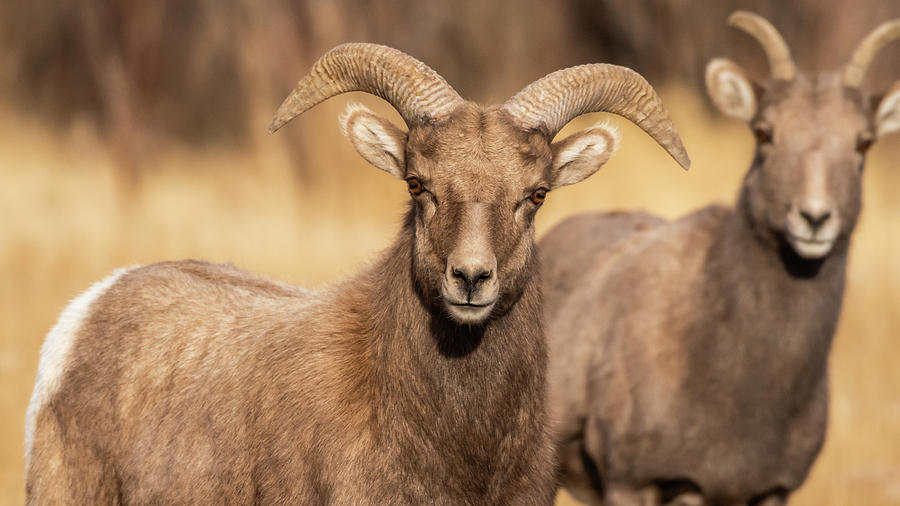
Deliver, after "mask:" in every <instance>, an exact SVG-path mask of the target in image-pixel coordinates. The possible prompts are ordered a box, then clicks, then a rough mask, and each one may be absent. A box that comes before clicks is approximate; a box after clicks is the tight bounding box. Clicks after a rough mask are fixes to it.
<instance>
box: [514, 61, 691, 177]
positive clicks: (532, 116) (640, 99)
mask: <svg viewBox="0 0 900 506" xmlns="http://www.w3.org/2000/svg"><path fill="white" fill-rule="evenodd" d="M503 109H504V110H505V111H506V112H508V113H509V114H510V115H511V116H512V117H513V118H514V120H515V121H517V122H518V123H519V126H521V127H523V128H528V129H543V130H544V131H545V132H546V133H547V134H548V135H549V136H550V137H553V136H554V135H556V134H557V132H559V131H560V129H562V127H563V126H565V124H566V123H568V122H569V121H571V120H572V119H574V118H575V117H577V116H580V115H582V114H587V113H589V112H611V113H613V114H618V115H620V116H623V117H624V118H626V119H628V120H629V121H631V122H632V123H634V124H635V125H637V126H639V127H641V129H642V130H644V131H645V132H647V134H649V135H650V136H651V137H653V139H654V140H656V142H658V143H659V145H660V146H662V147H663V148H664V149H665V150H666V151H668V152H669V154H670V155H672V158H674V159H675V160H676V161H677V162H678V163H679V164H680V165H681V166H682V167H684V168H685V169H686V168H688V167H690V166H691V160H690V158H688V154H687V151H685V149H684V145H682V143H681V138H680V137H679V136H678V131H677V130H676V129H675V125H674V124H673V123H672V120H671V119H669V114H668V113H667V112H666V108H665V107H664V106H663V104H662V101H661V100H660V99H659V96H657V94H656V92H655V91H654V90H653V87H652V86H650V83H648V82H647V81H646V80H644V78H643V77H641V75H640V74H638V73H637V72H635V71H633V70H631V69H629V68H625V67H619V66H617V65H608V64H604V63H595V64H591V65H581V66H578V67H571V68H567V69H563V70H558V71H556V72H554V73H552V74H549V75H547V76H545V77H543V78H541V79H538V80H537V81H535V82H533V83H531V84H529V85H528V86H526V87H525V89H523V90H522V91H520V92H519V93H517V94H516V95H515V96H513V97H512V98H510V99H509V100H507V101H506V103H505V104H503Z"/></svg>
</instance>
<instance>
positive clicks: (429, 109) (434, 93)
mask: <svg viewBox="0 0 900 506" xmlns="http://www.w3.org/2000/svg"><path fill="white" fill-rule="evenodd" d="M349 91H364V92H366V93H371V94H372V95H376V96H379V97H381V98H383V99H385V100H387V101H388V102H389V103H390V104H391V105H392V106H394V108H395V109H397V112H399V113H400V116H402V117H403V120H404V121H405V122H406V124H407V125H412V124H415V123H418V122H422V121H426V120H428V119H437V118H440V117H442V116H444V115H445V114H447V113H449V112H450V111H451V110H453V108H455V107H456V106H457V105H459V104H460V103H462V102H463V99H462V97H460V96H459V94H458V93H456V91H455V90H454V89H453V88H452V87H451V86H450V85H449V84H447V81H445V80H444V78H443V77H441V76H440V75H438V73H437V72H435V71H434V70H432V69H430V68H429V67H428V66H427V65H425V64H424V63H422V62H420V61H419V60H416V59H415V58H413V57H412V56H409V55H407V54H406V53H403V52H402V51H398V50H396V49H393V48H390V47H387V46H381V45H378V44H365V43H348V44H342V45H340V46H337V47H335V48H334V49H332V50H330V51H328V52H327V53H325V54H324V55H323V56H322V57H321V58H319V60H318V61H316V63H315V64H313V67H312V70H310V71H309V73H308V74H307V75H306V76H305V77H304V78H303V79H301V80H300V82H299V83H297V87H296V88H294V91H292V92H291V94H290V95H288V97H287V98H286V99H284V102H282V104H281V106H280V107H279V108H278V110H277V111H276V112H275V117H273V118H272V123H271V124H270V125H269V132H270V133H271V132H274V131H276V130H278V129H279V128H281V127H282V126H284V124H285V123H287V122H288V121H290V120H292V119H294V118H295V117H297V116H298V115H299V114H301V113H303V112H305V111H307V110H309V109H310V108H312V107H313V106H315V105H316V104H318V103H320V102H322V101H324V100H326V99H328V98H331V97H333V96H335V95H339V94H341V93H347V92H349Z"/></svg>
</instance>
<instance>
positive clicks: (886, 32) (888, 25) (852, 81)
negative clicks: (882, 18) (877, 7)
mask: <svg viewBox="0 0 900 506" xmlns="http://www.w3.org/2000/svg"><path fill="white" fill-rule="evenodd" d="M897 39H900V18H898V19H893V20H891V21H886V22H884V23H882V24H881V25H879V26H878V28H876V29H874V30H872V32H871V33H869V35H867V36H866V38H865V39H863V40H862V42H860V43H859V45H858V46H857V47H856V51H854V52H853V56H852V57H851V58H850V63H848V64H847V66H846V67H844V72H843V73H842V74H841V81H842V82H843V83H844V86H846V87H847V88H859V87H860V86H861V85H862V82H863V78H865V77H866V71H868V70H869V65H871V63H872V60H874V59H875V55H876V54H878V51H881V49H882V48H883V47H884V46H886V45H888V44H889V43H890V42H892V41H894V40H897Z"/></svg>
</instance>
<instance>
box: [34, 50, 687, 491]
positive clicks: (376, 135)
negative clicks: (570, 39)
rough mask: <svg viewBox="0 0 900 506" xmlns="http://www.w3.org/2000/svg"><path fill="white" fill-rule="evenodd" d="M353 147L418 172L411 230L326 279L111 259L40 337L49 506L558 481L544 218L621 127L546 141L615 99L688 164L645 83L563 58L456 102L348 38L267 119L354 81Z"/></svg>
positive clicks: (512, 487) (413, 63) (39, 467)
mask: <svg viewBox="0 0 900 506" xmlns="http://www.w3.org/2000/svg"><path fill="white" fill-rule="evenodd" d="M354 90H357V91H365V92H368V93H371V94H374V95H377V96H380V97H382V98H384V99H385V100H387V101H388V102H389V103H390V104H391V105H393V106H394V107H395V108H396V109H397V110H398V112H399V113H400V115H401V116H402V117H403V119H404V121H405V122H406V124H407V125H408V127H409V131H408V133H404V132H403V131H401V130H400V129H398V128H397V127H395V126H394V125H393V124H392V123H391V122H389V121H387V120H385V119H382V118H380V117H378V116H376V115H374V114H373V113H372V112H370V111H368V110H367V109H365V108H363V107H360V106H352V107H350V108H349V109H348V110H347V113H346V114H345V115H343V117H342V119H341V122H342V125H343V128H344V131H345V133H346V135H347V136H348V137H349V139H350V141H351V142H352V144H353V145H354V147H355V148H356V150H357V151H358V152H359V153H360V154H361V155H362V156H363V157H364V158H365V159H366V160H368V161H369V162H371V163H372V164H373V165H375V166H376V167H378V168H380V169H382V170H384V171H386V172H388V173H390V174H392V175H394V176H396V177H397V178H400V179H401V180H405V181H406V184H407V186H408V189H409V193H410V196H411V200H410V205H409V210H408V212H407V214H406V218H405V221H404V224H403V227H402V229H401V231H400V234H399V235H398V236H397V238H396V240H395V241H394V243H393V244H392V245H391V246H390V247H389V248H388V249H387V251H386V252H385V253H384V254H383V255H382V256H381V257H380V258H379V259H378V260H377V261H376V262H375V263H374V264H372V265H371V266H370V267H368V268H366V269H365V270H364V271H363V272H361V273H360V274H358V275H356V276H354V277H352V278H351V279H349V280H347V281H344V282H342V283H338V284H336V285H333V286H331V287H329V288H325V289H322V290H320V291H316V292H313V291H307V290H303V289H300V288H296V287H293V286H289V285H285V284H281V283H276V282H272V281H267V280H264V279H261V278H258V277H256V276H254V275H252V274H248V273H245V272H242V271H240V270H238V269H236V268H234V267H231V266H227V265H212V264H208V263H203V262H195V261H183V262H164V263H158V264H153V265H149V266H146V267H140V268H133V269H129V270H126V271H119V272H117V273H116V274H114V275H113V276H112V277H110V278H108V279H107V280H105V281H103V282H101V283H100V284H97V285H95V286H94V287H92V288H91V289H90V290H88V292H86V293H85V294H84V295H82V296H81V297H79V298H78V299H76V300H75V301H73V303H72V304H71V305H70V306H69V307H68V308H67V309H66V310H65V311H64V312H63V314H62V316H61V317H60V320H59V323H58V324H57V326H56V327H54V329H53V330H52V331H51V332H50V333H49V335H48V337H47V340H46V342H45V344H44V348H43V350H42V352H41V361H40V365H39V369H38V378H37V381H36V385H35V389H34V394H33V397H32V401H31V404H30V405H29V408H28V414H27V429H26V447H27V450H26V452H27V457H26V460H27V464H26V468H27V485H26V488H27V495H28V501H29V502H30V503H33V504H69V503H73V504H95V503H98V502H109V503H119V502H124V503H140V504H146V503H156V502H159V503H167V504H208V503H216V504H221V503H228V504H233V503H251V502H252V503H260V504H323V503H337V504H364V503H365V504H500V503H516V504H532V503H533V504H537V503H543V504H547V503H550V502H551V500H552V493H553V488H554V480H555V476H554V469H553V462H554V453H553V446H552V438H551V437H550V436H549V435H548V430H547V424H546V422H545V420H546V416H545V405H544V404H545V389H546V380H545V376H546V342H545V340H544V336H543V330H542V329H543V325H542V320H541V292H540V286H539V279H538V273H537V261H536V248H535V244H534V238H533V218H534V215H535V213H536V212H537V210H538V208H539V207H540V205H541V203H542V201H543V200H544V198H545V196H546V194H547V192H548V191H550V190H552V189H555V188H557V187H559V186H563V185H568V184H573V183H576V182H578V181H580V180H582V179H584V178H585V177H587V176H589V175H591V174H592V173H594V172H595V171H596V170H597V169H598V168H599V167H600V166H601V165H602V164H603V163H604V162H605V161H606V160H607V158H608V157H609V156H610V154H611V153H612V152H613V151H614V149H615V146H616V141H617V134H616V132H615V131H614V130H612V129H611V128H610V127H608V126H598V127H595V128H593V129H589V130H586V131H583V132H580V133H577V134H574V135H572V136H571V137H569V138H568V139H566V140H563V141H561V142H558V143H553V144H551V142H550V141H551V139H552V138H553V136H554V134H556V132H558V131H559V130H560V129H561V128H562V127H563V125H565V124H566V123H567V122H568V121H569V120H571V119H572V118H574V117H576V116H578V115H580V114H583V113H586V112H590V111H609V112H613V113H617V114H620V115H622V116H624V117H626V118H628V119H630V120H631V121H633V122H635V123H636V124H638V125H639V126H640V127H641V128H643V129H644V130H645V131H647V132H648V133H649V134H650V135H651V136H653V137H654V138H655V139H656V140H657V141H658V142H659V143H660V144H661V145H662V146H663V147H664V148H665V149H667V150H668V151H669V153H671V154H672V156H673V157H675V159H676V160H678V161H679V163H681V164H682V165H685V166H686V165H687V164H688V163H689V162H688V159H687V155H686V153H685V151H684V149H683V147H682V145H681V140H680V139H679V137H678V134H677V132H676V131H675V129H674V127H673V125H672V123H671V121H670V120H669V118H668V115H667V113H666V111H665V109H664V108H663V106H662V104H661V102H660V101H659V99H658V97H657V96H656V94H655V93H654V91H653V89H652V88H651V87H650V85H649V84H647V82H646V81H644V80H643V79H642V78H641V77H640V76H639V75H638V74H636V73H635V72H633V71H631V70H628V69H625V68H622V67H616V66H611V65H601V64H597V65H585V66H580V67H573V68H570V69H566V70H561V71H558V72H555V73H553V74H550V75H548V76H547V77H544V78H543V79H540V80H538V81H536V82H535V83H533V84H531V85H530V86H528V87H527V88H525V89H524V90H522V91H521V92H520V93H519V94H517V95H515V96H514V97H512V98H511V99H510V100H509V101H507V102H506V103H505V104H503V105H499V106H490V107H482V106H480V105H477V104H475V103H472V102H468V101H465V100H463V99H462V98H461V97H460V96H459V95H458V94H457V93H456V92H455V91H454V90H453V89H452V88H451V87H450V86H449V85H448V84H447V83H446V82H445V81H444V79H442V78H441V77H440V76H439V75H438V74H437V73H435V72H434V71H433V70H431V69H430V68H428V67H426V66H425V65H424V64H422V63H421V62H419V61H417V60H415V59H413V58H411V57H410V56H407V55H406V54H404V53H401V52H399V51H397V50H394V49H391V48H387V47H383V46H377V45H372V44H345V45H342V46H339V47H337V48H335V49H333V50H331V51H330V52H328V53H327V54H325V55H324V56H323V57H322V58H320V59H319V60H318V61H317V62H316V63H315V64H314V66H313V68H312V70H311V71H310V73H309V74H308V75H307V76H306V77H304V78H303V79H302V80H301V81H300V83H299V84H298V86H297V88H296V89H295V90H294V91H293V92H292V93H291V94H290V95H289V96H288V97H287V99H285V101H284V103H283V104H282V105H281V107H280V108H279V109H278V111H277V112H276V114H275V117H274V119H273V121H272V125H271V126H270V131H275V130H277V129H278V128H280V127H281V126H283V125H284V124H285V123H286V122H288V121H290V120H291V119H292V118H294V117H296V116H297V115H299V114H301V113H303V112H304V111H306V110H308V109H310V108H311V107H313V106H314V105H316V104H318V103H320V102H322V101H323V100H326V99H328V98H329V97H332V96H335V95H338V94H340V93H344V92H348V91H354Z"/></svg>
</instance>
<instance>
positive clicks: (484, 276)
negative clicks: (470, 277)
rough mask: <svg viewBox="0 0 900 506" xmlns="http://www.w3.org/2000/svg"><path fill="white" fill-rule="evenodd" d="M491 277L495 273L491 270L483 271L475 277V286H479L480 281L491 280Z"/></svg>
mask: <svg viewBox="0 0 900 506" xmlns="http://www.w3.org/2000/svg"><path fill="white" fill-rule="evenodd" d="M491 275H493V273H492V272H491V271H489V270H486V269H485V270H482V271H480V272H479V273H478V274H476V275H475V284H476V285H477V284H478V282H479V281H482V280H488V279H491Z"/></svg>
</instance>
